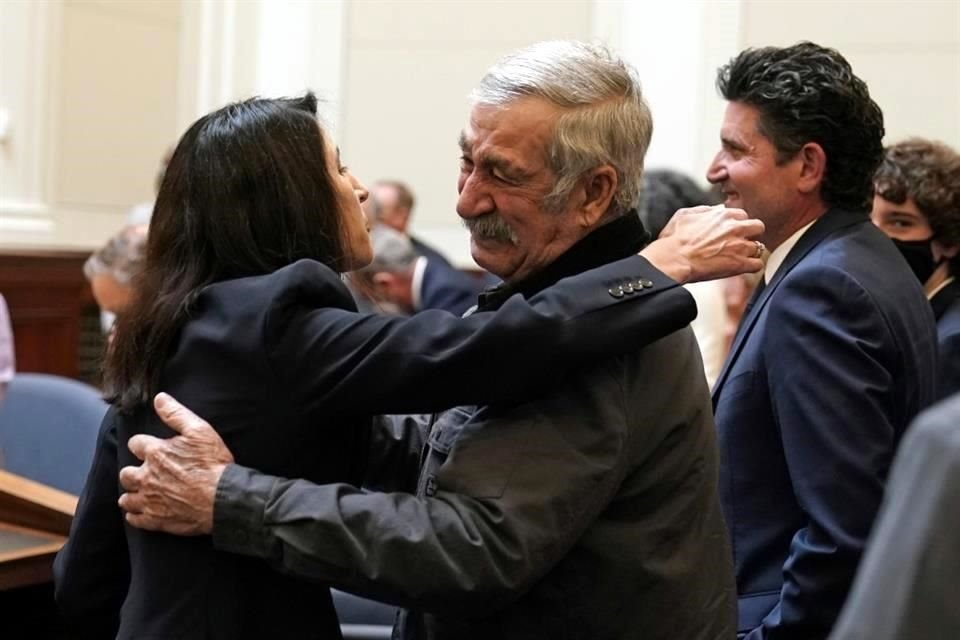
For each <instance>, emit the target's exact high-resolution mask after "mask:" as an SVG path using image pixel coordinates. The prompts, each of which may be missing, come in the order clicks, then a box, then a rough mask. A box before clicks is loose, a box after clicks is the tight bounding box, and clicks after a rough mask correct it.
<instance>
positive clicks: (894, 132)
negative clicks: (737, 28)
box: [741, 0, 960, 149]
mask: <svg viewBox="0 0 960 640" xmlns="http://www.w3.org/2000/svg"><path fill="white" fill-rule="evenodd" d="M743 2H744V7H743V24H742V34H743V35H742V38H741V40H742V44H743V45H744V46H761V45H769V44H773V45H785V44H792V43H794V42H796V41H798V40H801V39H804V40H812V41H814V42H816V43H818V44H822V45H825V46H829V47H833V48H835V49H837V50H839V51H840V52H841V53H843V55H844V57H846V58H847V60H849V61H850V64H851V65H853V69H854V72H856V74H857V75H858V76H860V77H861V78H863V80H864V81H865V82H866V83H867V85H868V86H869V87H870V94H871V96H872V97H873V99H874V100H876V102H877V104H879V105H880V108H881V109H883V113H884V120H885V124H886V129H887V136H886V138H885V140H884V142H885V143H888V144H889V143H891V142H896V141H897V140H900V139H902V138H904V137H906V136H910V135H919V136H925V137H930V138H936V139H940V140H942V141H944V142H946V143H947V144H949V145H951V146H953V147H954V148H955V149H960V2H956V1H950V0H912V1H910V2H891V1H884V0H871V1H857V2H850V1H848V2H824V1H822V0H820V1H811V2H805V3H800V2H797V3H794V2H768V1H766V0H743Z"/></svg>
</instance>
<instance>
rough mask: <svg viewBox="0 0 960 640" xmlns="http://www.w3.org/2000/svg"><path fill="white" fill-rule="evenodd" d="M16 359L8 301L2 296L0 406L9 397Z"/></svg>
mask: <svg viewBox="0 0 960 640" xmlns="http://www.w3.org/2000/svg"><path fill="white" fill-rule="evenodd" d="M15 371H16V358H15V356H14V350H13V328H12V327H11V326H10V311H9V310H8V309H7V301H6V300H4V298H3V295H2V294H0V406H2V405H3V400H4V398H5V397H6V395H7V384H8V383H9V382H10V381H11V380H13V374H14V372H15Z"/></svg>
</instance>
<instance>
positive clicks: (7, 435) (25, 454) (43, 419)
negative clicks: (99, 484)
mask: <svg viewBox="0 0 960 640" xmlns="http://www.w3.org/2000/svg"><path fill="white" fill-rule="evenodd" d="M106 412H107V403H106V402H104V401H103V399H102V398H101V397H100V392H99V391H98V390H97V389H95V388H94V387H91V386H90V385H87V384H84V383H82V382H77V381H76V380H71V379H69V378H61V377H58V376H51V375H46V374H41V373H18V374H16V375H15V376H14V377H13V380H12V381H11V382H10V385H9V387H7V398H6V401H5V402H4V403H3V405H2V406H0V469H3V470H4V471H9V472H10V473H15V474H17V475H20V476H23V477H25V478H29V479H30V480H34V481H36V482H40V483H42V484H45V485H48V486H51V487H54V488H56V489H60V490H61V491H66V492H68V493H72V494H74V495H77V494H79V493H80V490H81V489H82V488H83V483H84V481H85V480H86V478H87V473H88V471H89V470H90V463H91V461H92V460H93V450H94V446H95V445H96V441H97V432H98V431H99V429H100V423H101V421H102V420H103V416H104V414H106Z"/></svg>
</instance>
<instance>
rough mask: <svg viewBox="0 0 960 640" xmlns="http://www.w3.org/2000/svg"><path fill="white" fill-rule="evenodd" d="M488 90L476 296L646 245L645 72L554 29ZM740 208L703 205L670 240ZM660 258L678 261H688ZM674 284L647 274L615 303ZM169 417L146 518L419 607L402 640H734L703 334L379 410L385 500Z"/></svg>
mask: <svg viewBox="0 0 960 640" xmlns="http://www.w3.org/2000/svg"><path fill="white" fill-rule="evenodd" d="M471 97H472V109H471V111H470V116H469V119H468V121H467V123H466V126H465V127H464V129H463V132H462V133H461V135H460V147H461V151H462V155H461V160H460V176H459V184H458V188H459V192H460V197H459V201H458V204H457V213H458V214H459V215H460V217H461V218H462V219H463V220H464V223H465V224H466V225H467V227H468V228H469V230H470V233H471V248H472V252H473V257H474V259H475V260H476V261H477V263H478V264H479V265H480V266H482V267H484V268H486V269H488V270H489V271H491V272H492V273H494V274H496V275H497V276H499V277H501V278H503V280H504V283H503V284H502V285H501V286H500V287H498V288H497V289H495V290H492V291H488V292H485V293H484V294H483V295H482V296H481V298H480V309H481V310H488V309H496V308H498V307H499V306H500V305H502V304H504V303H505V301H506V300H507V299H508V298H510V297H511V296H514V295H522V296H531V295H533V294H535V293H536V292H537V291H540V290H542V289H543V288H544V287H547V286H549V285H550V284H552V283H554V282H557V281H558V280H560V279H562V278H565V277H567V276H570V275H573V274H576V273H579V272H581V271H584V270H586V269H590V268H591V267H595V266H597V265H601V264H606V263H609V262H611V261H614V260H618V259H621V258H624V257H626V256H630V255H632V254H635V253H637V252H638V251H639V250H640V249H641V248H642V247H643V246H644V244H645V243H646V241H647V240H648V237H647V234H646V233H645V231H644V229H643V226H642V224H641V223H640V220H639V218H638V216H637V213H636V207H637V204H638V201H639V197H640V184H641V176H642V171H643V158H644V154H645V152H646V149H647V146H648V144H649V141H650V136H651V131H652V121H651V116H650V112H649V109H648V108H647V105H646V103H645V102H644V100H643V98H642V96H641V92H640V85H639V82H638V81H637V78H636V77H635V74H634V72H633V71H632V70H631V69H630V68H629V67H627V66H626V65H625V64H624V63H623V62H622V61H620V60H619V59H617V58H615V57H614V56H613V55H611V54H610V53H609V52H608V51H606V50H604V49H601V48H598V47H594V46H591V45H587V44H583V43H577V42H547V43H541V44H537V45H533V46H531V47H528V48H526V49H523V50H521V51H518V52H516V53H514V54H512V55H510V56H507V57H506V58H504V59H503V60H501V61H500V62H499V63H498V64H496V65H495V66H494V67H493V68H492V69H491V70H490V71H489V72H488V73H487V75H486V76H485V77H484V78H483V80H482V81H481V84H480V86H479V87H478V88H477V90H476V91H475V92H474V93H473V94H472V96H471ZM725 214H727V215H729V214H730V210H726V211H724V210H722V208H708V207H702V208H695V209H691V210H686V211H684V212H681V213H680V214H678V215H677V216H675V218H674V220H673V221H672V222H671V225H669V226H668V228H667V230H666V232H665V233H667V234H669V233H671V232H672V231H675V230H676V229H675V228H674V227H676V226H677V225H683V224H687V223H690V222H691V219H692V218H694V217H699V218H701V219H702V217H703V216H722V215H725ZM745 218H746V214H744V213H743V212H742V211H737V212H736V217H735V220H743V219H745ZM728 223H732V224H734V226H736V224H737V223H736V222H734V221H733V220H730V219H728V220H727V221H726V222H725V223H724V224H728ZM749 224H756V223H749ZM757 230H758V229H757ZM655 245H659V246H660V247H663V246H664V245H663V244H662V242H657V243H654V244H652V245H650V247H648V249H654V247H655ZM750 247H751V248H750V249H749V252H750V253H751V255H753V245H752V244H751V245H750ZM757 247H758V251H757V253H759V249H760V248H761V247H760V245H757ZM645 255H648V257H650V258H651V260H652V261H653V262H654V263H656V264H658V265H659V266H660V267H661V268H663V264H664V263H663V262H658V261H659V260H666V261H667V262H669V261H670V260H672V259H675V258H676V257H677V252H676V247H674V248H673V249H668V250H667V251H666V252H665V253H664V254H661V255H660V256H659V257H657V256H649V254H646V253H645ZM664 278H665V276H663V274H661V273H659V272H657V271H656V270H649V271H647V272H646V275H643V274H641V273H639V272H638V274H637V275H636V276H634V277H630V278H628V279H624V280H620V281H617V282H609V283H608V284H607V288H605V289H604V290H603V291H602V292H599V293H601V294H602V295H609V296H612V297H614V298H619V297H623V296H632V295H635V293H636V292H638V291H644V290H646V289H648V288H650V287H654V286H659V284H657V283H658V282H659V283H660V284H662V283H663V282H664ZM681 279H682V278H681ZM574 303H575V301H573V300H571V301H570V304H574ZM691 304H692V303H691ZM523 348H524V345H523V344H522V343H511V344H504V345H503V349H511V350H522V349H523ZM543 364H544V366H545V367H549V366H550V363H549V362H544V363H543ZM489 375H491V376H496V375H498V372H497V371H496V370H491V371H489ZM383 384H390V381H389V380H384V381H383ZM157 407H158V410H159V413H160V417H161V418H162V419H164V420H165V421H166V422H167V424H169V425H170V426H171V427H173V428H174V429H176V430H177V431H178V432H181V433H182V434H183V435H182V436H180V437H178V438H174V439H173V440H174V441H175V442H172V443H171V442H170V441H159V440H155V439H150V438H149V437H146V436H137V437H135V438H134V439H131V441H130V444H129V446H130V448H131V450H132V451H133V452H134V453H135V454H137V455H138V456H139V457H141V458H146V462H145V464H144V466H143V467H140V468H137V469H134V468H127V469H124V470H123V471H122V472H121V481H122V482H123V484H124V486H125V487H126V488H127V489H128V490H129V491H132V492H133V493H130V494H126V495H125V496H123V497H122V498H121V506H123V507H124V508H125V509H127V510H128V516H127V517H128V521H129V522H130V523H131V524H134V525H135V526H144V527H149V528H156V529H162V530H166V531H170V532H174V533H212V536H213V544H214V545H215V546H216V547H217V548H219V549H221V550H223V551H231V552H235V553H241V554H246V555H250V556H253V557H257V558H262V559H264V560H266V561H268V562H270V563H272V564H274V565H275V566H276V567H277V568H280V569H282V570H284V571H288V572H292V573H294V574H296V575H301V576H304V577H306V578H310V579H314V580H321V581H324V582H327V583H330V584H332V585H333V586H336V587H338V588H341V589H345V590H348V591H352V592H355V593H360V594H364V595H367V596H370V597H374V598H377V599H380V600H384V601H388V602H392V603H396V604H400V605H402V606H404V607H406V608H405V609H403V610H402V611H401V613H400V615H399V617H398V622H397V626H396V628H395V631H394V637H395V638H407V639H413V638H418V639H427V638H429V639H435V640H445V639H450V640H453V639H456V640H469V639H471V638H477V639H483V640H492V639H497V640H504V639H507V640H509V639H517V640H519V639H530V638H550V639H554V638H576V639H589V640H605V639H624V640H625V639H628V638H639V637H642V638H647V639H666V638H670V639H671V640H674V639H677V638H683V639H684V640H715V639H717V638H733V637H734V636H735V624H736V612H735V591H734V582H733V568H732V561H731V554H730V549H729V545H728V542H727V536H726V528H725V526H724V523H723V518H722V516H721V511H720V504H719V500H718V492H717V468H718V459H717V448H716V443H715V439H714V423H713V418H712V412H711V407H710V398H709V392H708V390H707V385H706V382H705V380H704V377H703V370H702V366H701V361H700V354H699V351H698V349H697V345H696V342H695V340H694V337H693V334H692V332H691V331H690V329H689V328H684V329H682V330H680V331H677V332H675V333H672V334H670V335H668V336H667V337H665V338H662V339H659V340H653V339H651V341H650V343H649V344H646V345H644V344H624V345H623V350H622V353H621V354H619V355H618V356H616V357H613V358H609V359H606V360H601V361H599V362H597V363H595V364H594V365H592V366H590V367H587V368H584V369H582V370H580V371H578V372H577V373H576V374H573V375H570V376H568V377H567V378H566V379H565V380H564V382H563V383H562V384H560V385H558V386H556V387H555V388H553V389H550V390H549V391H548V392H546V393H544V394H543V395H540V396H537V397H530V398H517V401H516V402H515V403H514V404H512V405H509V406H507V405H502V406H463V407H457V408H454V409H451V410H449V411H446V412H444V413H441V414H438V415H435V416H432V417H430V418H429V419H427V420H418V419H417V418H416V417H412V416H410V417H406V418H396V419H394V420H386V419H384V420H383V421H381V422H380V423H379V427H378V429H377V430H375V434H374V441H373V442H372V443H371V447H370V450H371V460H370V464H369V465H368V474H367V487H368V489H367V490H362V489H359V488H357V487H353V486H348V485H344V484H340V485H323V486H318V485H313V484H309V483H306V482H304V481H296V480H283V479H280V478H275V477H270V476H267V475H265V474H261V473H259V472H257V471H254V470H252V469H247V468H244V467H242V466H239V465H236V464H229V463H231V462H232V458H231V456H230V454H229V452H227V451H226V450H225V448H224V447H223V446H222V443H219V444H218V443H216V442H215V440H216V434H215V433H214V432H213V431H212V430H211V429H210V428H209V425H206V424H205V423H203V422H202V420H200V418H198V417H197V416H194V415H193V414H191V413H189V411H187V410H186V409H185V408H183V407H182V406H180V405H178V404H176V403H174V402H173V401H172V400H170V399H169V398H163V397H161V399H160V400H159V402H158V404H157ZM320 426H322V425H318V428H320ZM370 489H378V490H379V491H371V490H370Z"/></svg>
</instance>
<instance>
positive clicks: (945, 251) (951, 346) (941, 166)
mask: <svg viewBox="0 0 960 640" xmlns="http://www.w3.org/2000/svg"><path fill="white" fill-rule="evenodd" d="M874 189H875V191H874V196H873V211H872V213H871V218H872V220H873V223H874V224H875V225H877V226H878V227H880V229H881V230H883V232H884V233H886V234H887V235H888V236H890V238H891V239H892V240H893V242H894V244H896V245H897V248H898V249H899V250H900V253H902V254H903V257H904V258H905V259H906V260H907V264H909V265H910V269H911V270H912V271H913V273H914V274H916V276H917V279H919V280H920V283H921V284H922V285H923V291H924V293H925V294H926V295H927V298H928V299H929V300H930V304H931V306H932V307H933V315H934V316H935V317H936V319H937V338H938V346H939V361H940V373H939V380H938V394H937V397H938V398H945V397H946V396H948V395H950V394H952V393H954V392H956V391H960V282H958V281H957V279H956V276H957V274H958V273H960V154H958V153H957V152H956V151H954V150H953V149H951V148H950V147H948V146H947V145H945V144H942V143H940V142H934V141H932V140H923V139H920V138H913V139H911V140H906V141H904V142H900V143H898V144H895V145H893V146H890V147H887V149H886V150H885V152H884V156H883V163H882V164H881V165H880V168H879V169H877V173H876V175H875V176H874Z"/></svg>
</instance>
